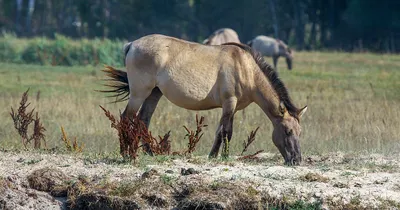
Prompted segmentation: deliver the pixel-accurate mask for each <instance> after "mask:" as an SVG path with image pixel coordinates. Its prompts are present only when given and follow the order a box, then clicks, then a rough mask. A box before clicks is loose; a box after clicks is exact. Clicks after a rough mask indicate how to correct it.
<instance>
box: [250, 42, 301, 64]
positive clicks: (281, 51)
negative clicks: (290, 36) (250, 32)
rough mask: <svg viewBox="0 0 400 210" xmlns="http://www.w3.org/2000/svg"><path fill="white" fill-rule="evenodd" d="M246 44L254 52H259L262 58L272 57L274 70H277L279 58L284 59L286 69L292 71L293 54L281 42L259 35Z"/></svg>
mask: <svg viewBox="0 0 400 210" xmlns="http://www.w3.org/2000/svg"><path fill="white" fill-rule="evenodd" d="M247 44H248V45H249V46H250V47H252V48H253V49H254V50H256V51H258V52H260V53H261V54H262V55H263V56H268V57H272V59H273V61H274V67H275V69H277V64H278V58H279V57H280V56H282V57H285V58H286V63H287V66H288V69H289V70H291V69H292V63H293V54H292V51H291V50H290V48H289V47H288V46H287V45H286V44H285V43H284V42H283V41H281V40H279V39H274V38H272V37H268V36H262V35H260V36H257V37H256V38H254V39H253V40H251V41H250V42H248V43H247Z"/></svg>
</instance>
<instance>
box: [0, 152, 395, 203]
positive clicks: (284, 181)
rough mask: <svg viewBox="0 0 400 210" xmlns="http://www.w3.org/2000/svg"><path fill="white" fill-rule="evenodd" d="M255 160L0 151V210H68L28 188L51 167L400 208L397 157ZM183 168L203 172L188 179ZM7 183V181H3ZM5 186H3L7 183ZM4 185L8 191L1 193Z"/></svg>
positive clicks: (282, 196) (90, 174)
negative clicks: (129, 159)
mask: <svg viewBox="0 0 400 210" xmlns="http://www.w3.org/2000/svg"><path fill="white" fill-rule="evenodd" d="M258 157H259V158H258V160H252V161H233V160H230V161H227V162H223V161H209V160H208V159H207V158H206V157H192V158H169V159H166V160H164V161H158V162H157V161H151V162H149V163H150V164H143V163H136V164H135V165H132V164H129V163H124V164H117V163H115V162H114V163H112V161H106V159H104V158H93V157H87V156H83V155H66V154H48V153H47V154H45V153H33V152H20V153H16V152H0V178H2V179H3V182H1V181H0V209H2V208H3V209H65V208H66V204H65V201H66V199H67V198H63V197H57V198H55V197H53V196H51V195H50V194H49V193H46V192H40V191H37V190H34V189H31V188H30V187H29V183H28V181H27V176H28V175H29V174H31V173H32V171H34V170H37V169H42V168H45V167H51V168H56V169H59V170H61V171H62V172H64V173H65V175H66V176H67V177H69V179H77V178H78V177H79V176H82V175H84V176H86V177H95V176H96V177H108V179H110V180H111V181H124V180H136V179H140V178H141V176H142V174H143V173H144V172H145V171H149V170H150V169H155V170H156V171H158V174H159V176H166V175H168V176H170V177H174V180H176V181H181V182H191V181H195V180H202V181H201V182H202V183H222V182H230V183H241V184H244V185H249V186H252V187H254V189H256V190H257V191H258V192H262V193H263V194H267V195H268V196H269V197H273V198H275V199H286V200H287V199H289V200H290V199H292V200H302V201H305V202H320V203H322V208H325V209H336V208H340V206H343V205H346V204H354V205H353V206H357V207H359V208H368V209H370V208H375V209H381V208H388V209H397V208H398V207H399V206H400V161H399V157H400V156H398V155H394V156H390V157H387V156H383V155H379V154H370V155H355V154H352V155H349V154H341V153H334V154H327V155H321V156H308V157H306V158H305V159H304V161H303V163H302V165H301V166H296V167H288V166H284V165H282V163H281V159H280V157H279V156H277V155H274V154H267V153H263V154H260V155H258ZM182 168H184V169H188V168H193V169H194V170H195V171H197V172H198V173H196V174H192V175H188V176H184V175H182V174H181V170H182ZM4 180H5V181H4ZM2 183H3V184H2ZM2 185H3V188H1V187H2Z"/></svg>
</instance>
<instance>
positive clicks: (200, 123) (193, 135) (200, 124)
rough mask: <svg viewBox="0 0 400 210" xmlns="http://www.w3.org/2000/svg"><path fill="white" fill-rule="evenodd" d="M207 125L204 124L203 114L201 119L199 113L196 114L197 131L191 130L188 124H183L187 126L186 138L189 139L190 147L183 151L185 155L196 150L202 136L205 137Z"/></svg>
mask: <svg viewBox="0 0 400 210" xmlns="http://www.w3.org/2000/svg"><path fill="white" fill-rule="evenodd" d="M207 126H208V125H206V124H204V117H203V116H201V117H200V120H199V117H198V115H197V114H196V131H193V130H189V129H188V128H187V127H186V126H183V128H185V130H186V132H187V134H186V135H185V138H186V137H187V138H188V139H189V143H188V148H187V150H186V151H185V152H183V154H185V155H188V154H192V153H193V152H194V151H195V150H196V145H197V143H198V142H199V141H200V139H201V137H203V128H205V127H207ZM177 154H179V153H177Z"/></svg>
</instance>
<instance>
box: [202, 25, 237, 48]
mask: <svg viewBox="0 0 400 210" xmlns="http://www.w3.org/2000/svg"><path fill="white" fill-rule="evenodd" d="M228 42H235V43H240V40H239V36H238V34H237V33H236V31H234V30H232V29H230V28H221V29H218V30H216V31H214V33H212V34H211V35H210V36H209V37H208V38H207V39H205V40H204V41H203V44H206V45H221V44H224V43H228Z"/></svg>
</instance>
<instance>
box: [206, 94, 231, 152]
mask: <svg viewBox="0 0 400 210" xmlns="http://www.w3.org/2000/svg"><path fill="white" fill-rule="evenodd" d="M236 103H237V99H236V98H233V97H232V98H230V99H228V100H227V101H225V102H224V104H223V105H222V117H221V120H220V123H219V126H218V129H217V132H216V134H215V139H214V144H213V146H212V148H211V152H210V154H209V158H216V157H217V156H218V152H219V148H220V147H221V143H222V139H224V138H225V137H227V138H228V141H231V139H232V133H233V117H234V115H235V109H236Z"/></svg>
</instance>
